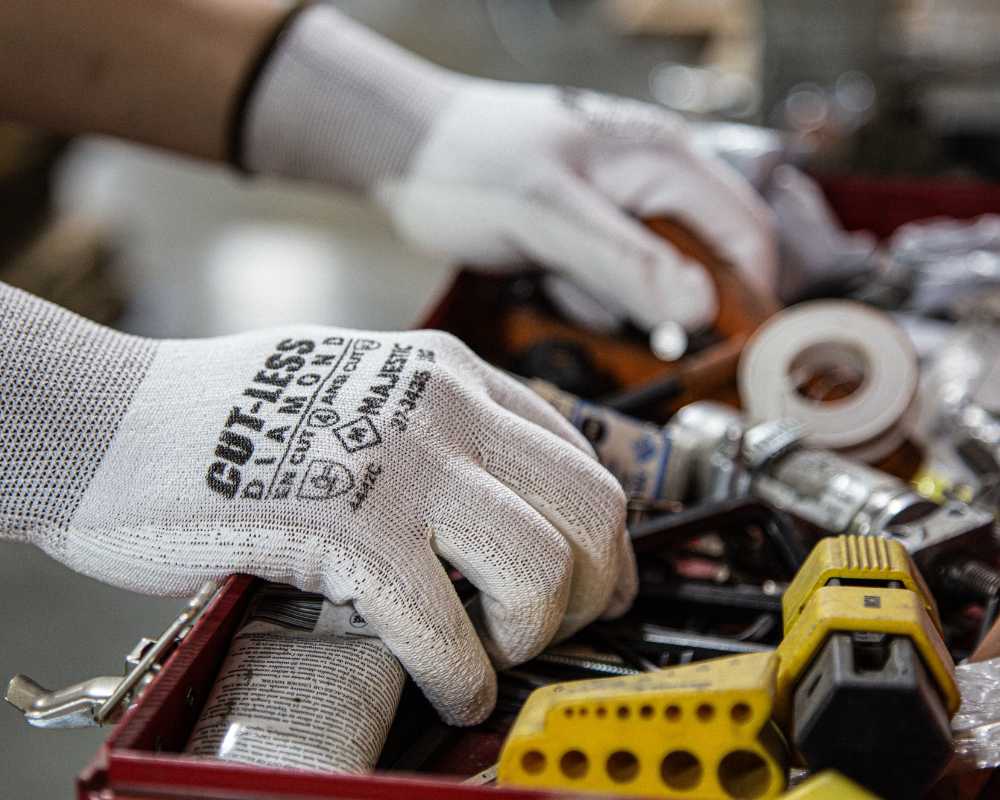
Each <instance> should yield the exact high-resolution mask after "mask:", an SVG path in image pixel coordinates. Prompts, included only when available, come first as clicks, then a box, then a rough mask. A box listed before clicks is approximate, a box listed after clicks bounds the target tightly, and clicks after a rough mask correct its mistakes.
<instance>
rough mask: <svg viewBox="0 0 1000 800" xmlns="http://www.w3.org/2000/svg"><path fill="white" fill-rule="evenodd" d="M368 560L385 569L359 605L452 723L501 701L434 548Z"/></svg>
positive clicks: (482, 714)
mask: <svg viewBox="0 0 1000 800" xmlns="http://www.w3.org/2000/svg"><path fill="white" fill-rule="evenodd" d="M415 550H416V551H415V552H413V551H411V552H406V553H396V554H393V555H392V556H391V557H388V558H384V559H381V560H380V562H379V563H378V564H374V565H369V568H375V569H377V570H378V571H379V572H380V573H381V574H380V575H379V578H378V579H377V580H371V581H366V584H367V585H371V586H373V589H372V591H370V592H365V593H364V594H362V595H361V596H359V597H356V598H355V599H354V606H355V608H356V609H357V611H358V612H359V613H360V614H361V615H362V616H363V617H364V618H365V620H366V621H367V623H368V625H370V626H371V628H372V630H374V631H375V632H376V633H377V634H378V635H379V637H380V638H381V639H382V641H383V642H384V643H385V645H386V646H387V647H388V648H389V649H390V650H391V651H392V652H393V654H394V655H395V656H396V657H397V658H398V659H399V660H400V662H401V663H402V664H403V667H404V668H405V669H406V671H407V672H408V673H409V674H410V676H411V677H412V678H413V680H414V681H415V682H416V684H417V685H418V686H419V687H420V688H421V690H422V691H423V692H424V694H425V695H426V696H427V699H428V700H429V701H430V702H431V704H432V705H433V706H434V707H435V708H436V709H437V711H438V713H439V714H440V715H441V718H442V719H443V720H444V721H445V722H446V723H448V724H450V725H474V724H476V723H478V722H481V721H482V720H483V719H485V718H486V717H487V716H488V715H489V713H490V712H491V711H492V710H493V706H494V705H495V703H496V691H497V685H496V673H495V672H494V671H493V666H492V665H491V664H490V660H489V657H488V656H487V655H486V651H485V650H484V649H483V645H482V643H481V642H480V641H479V637H478V636H477V635H476V632H475V629H474V628H473V626H472V622H471V621H470V619H469V617H468V615H467V614H466V611H465V608H464V607H463V605H462V602H461V601H460V600H459V597H458V595H457V594H456V592H455V588H454V586H453V585H452V582H451V580H450V579H449V578H448V575H447V573H446V571H445V569H444V567H443V566H442V565H441V563H440V562H439V561H438V559H437V557H436V556H435V555H434V554H433V553H432V552H431V550H430V548H429V547H426V546H423V547H420V548H415Z"/></svg>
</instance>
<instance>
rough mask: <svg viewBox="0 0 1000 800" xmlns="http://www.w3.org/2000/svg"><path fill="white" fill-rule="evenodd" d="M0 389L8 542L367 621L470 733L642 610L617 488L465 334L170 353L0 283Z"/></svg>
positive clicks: (231, 344)
mask: <svg viewBox="0 0 1000 800" xmlns="http://www.w3.org/2000/svg"><path fill="white" fill-rule="evenodd" d="M0 385H2V386H3V392H2V393H0V445H2V453H3V460H2V463H0V536H3V537H6V538H15V539H24V540H28V541H31V542H33V543H35V544H37V545H38V546H39V547H41V548H42V549H43V550H45V551H46V552H48V553H49V554H51V555H52V556H54V557H55V558H57V559H58V560H60V561H62V562H63V563H64V564H67V565H68V566H70V567H72V568H73V569H75V570H77V571H79V572H83V573H85V574H87V575H91V576H93V577H95V578H99V579H101V580H104V581H107V582H109V583H113V584H116V585H118V586H123V587H126V588H129V589H135V590H138V591H142V592H149V593H156V594H171V595H185V594H190V593H193V592H194V591H195V589H196V588H197V587H198V586H199V585H200V584H201V583H202V582H203V581H205V580H208V579H220V578H222V577H223V576H225V575H227V574H230V573H233V572H243V573H250V574H254V575H259V576H261V577H263V578H266V579H268V580H272V581H278V582H284V583H291V584H294V585H295V586H298V587H300V588H302V589H306V590H310V591H317V592H322V593H323V594H324V595H326V596H327V597H328V598H329V599H330V600H331V601H333V602H334V603H348V602H352V603H354V605H355V607H356V609H357V610H358V612H360V613H361V614H362V615H363V616H364V617H365V618H366V619H367V620H368V622H369V624H370V625H371V626H372V628H373V629H374V631H375V632H376V633H377V634H378V635H379V636H380V637H381V638H382V639H383V641H384V642H385V643H386V645H387V646H388V647H389V648H390V649H391V650H392V652H393V653H394V654H395V655H396V656H397V657H398V658H399V660H400V661H401V662H402V664H403V666H404V667H406V668H407V669H408V671H409V672H410V673H411V674H412V675H413V677H414V679H415V680H416V681H417V683H418V684H419V685H420V686H421V688H423V690H424V691H425V692H426V694H427V695H428V697H429V698H430V700H431V701H432V702H433V703H434V704H435V705H436V706H437V708H438V710H439V711H440V712H441V714H442V716H443V717H444V718H445V719H446V720H447V721H449V722H453V723H472V722H475V721H478V720H481V719H482V718H483V717H484V716H485V715H486V714H487V713H488V712H489V710H490V709H491V708H492V706H493V702H494V697H495V691H496V683H495V675H494V673H493V666H491V663H490V658H492V660H493V664H494V665H495V666H497V667H504V666H508V665H510V664H513V663H516V662H519V661H523V660H525V659H527V658H530V657H531V656H533V655H534V654H536V653H538V652H539V650H541V649H542V648H543V647H544V646H545V645H546V644H547V643H548V642H549V641H550V640H551V639H552V638H553V637H561V636H565V635H568V634H569V633H571V632H573V631H575V630H577V629H579V628H580V627H581V626H583V625H585V624H586V623H588V622H589V621H591V620H593V619H594V618H596V617H597V616H598V615H601V614H606V615H613V614H617V613H621V612H622V611H624V610H625V608H626V607H627V606H628V604H629V603H630V602H631V600H632V597H633V595H634V592H635V586H636V577H635V567H634V562H633V560H632V555H631V550H630V546H629V544H628V540H627V536H626V532H625V525H624V517H625V500H624V495H623V493H622V490H621V488H620V487H619V486H618V484H617V483H616V482H615V480H614V478H612V477H611V475H610V474H609V473H608V472H607V471H605V470H604V469H603V468H602V467H601V466H600V465H599V464H598V463H597V462H596V461H595V460H594V458H593V456H592V453H591V451H590V449H589V447H588V445H587V444H586V442H585V440H584V439H583V438H582V437H581V436H580V435H579V434H578V433H577V432H576V431H575V430H574V429H573V428H572V426H570V424H569V423H568V422H566V421H565V420H564V419H563V418H562V417H561V416H560V415H559V414H558V413H557V412H556V411H555V410H553V409H552V408H551V407H549V406H548V404H546V403H545V402H544V401H542V400H541V399H539V398H538V397H537V396H536V395H534V394H533V393H532V392H531V391H530V390H528V389H527V388H525V387H523V386H521V385H519V384H518V383H516V382H514V381H513V380H511V379H509V378H508V377H507V376H505V375H503V374H502V373H500V372H498V371H497V370H495V369H493V368H491V367H489V366H488V365H486V364H485V363H484V362H482V361H480V360H479V359H478V358H477V357H476V356H474V355H473V354H472V353H471V352H470V351H469V350H468V349H467V348H466V347H465V346H464V345H462V344H461V343H460V342H459V341H458V340H456V339H455V338H454V337H452V336H449V335H447V334H444V333H439V332H434V331H419V332H411V333H370V332H361V331H350V330H339V329H333V328H321V327H309V326H299V327H294V328H289V329H287V330H277V331H261V332H255V333H249V334H244V335H239V336H232V337H224V338H218V339H204V340H187V341H153V340H149V339H140V338H136V337H130V336H125V335H123V334H119V333H116V332H113V331H110V330H107V329H105V328H101V327H100V326H97V325H94V324H93V323H90V322H87V321H85V320H83V319H80V318H79V317H76V316H74V315H72V314H70V313H68V312H66V311H64V310H62V309H59V308H57V307H55V306H52V305H50V304H48V303H45V302H43V301H40V300H38V299H37V298H34V297H31V296H30V295H27V294H25V293H23V292H20V291H18V290H15V289H12V288H10V287H6V286H3V285H2V284H0ZM439 557H440V558H444V559H446V560H447V561H448V562H450V563H451V564H453V565H454V566H455V567H457V568H458V569H459V570H461V572H462V573H463V574H464V575H465V576H466V577H468V578H469V580H470V581H472V583H473V584H475V585H476V586H477V587H478V588H479V589H480V591H481V595H480V598H481V601H480V602H479V603H478V605H477V606H476V607H475V608H474V609H473V610H472V615H473V617H474V618H475V622H476V624H477V626H478V628H479V634H480V637H481V639H482V643H480V639H479V638H477V637H476V635H475V632H474V629H473V624H472V623H471V622H470V619H469V616H467V614H466V612H465V610H464V609H463V607H462V605H461V603H460V602H459V599H458V597H457V595H456V594H455V591H454V590H453V588H452V585H451V582H450V581H449V579H448V575H447V573H446V571H445V569H444V567H443V566H442V565H441V563H440V561H439ZM487 653H488V654H489V657H488V656H487Z"/></svg>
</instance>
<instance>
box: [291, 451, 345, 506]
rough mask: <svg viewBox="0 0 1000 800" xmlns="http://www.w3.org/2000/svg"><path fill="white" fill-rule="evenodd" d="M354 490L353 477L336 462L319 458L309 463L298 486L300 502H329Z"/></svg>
mask: <svg viewBox="0 0 1000 800" xmlns="http://www.w3.org/2000/svg"><path fill="white" fill-rule="evenodd" d="M353 488H354V476H353V475H352V474H351V472H350V470H348V469H347V467H345V466H344V465H343V464H341V463H339V462H337V461H325V460H323V459H321V458H317V459H314V460H313V461H311V462H309V469H307V470H306V476H305V478H303V479H302V485H301V486H299V499H301V500H329V499H330V498H332V497H339V496H340V495H342V494H345V493H346V492H349V491H350V490H351V489H353Z"/></svg>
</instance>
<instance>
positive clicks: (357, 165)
mask: <svg viewBox="0 0 1000 800" xmlns="http://www.w3.org/2000/svg"><path fill="white" fill-rule="evenodd" d="M244 139H245V143H246V146H245V151H244V153H242V154H241V157H242V161H243V163H244V164H245V165H246V166H247V167H248V168H249V169H251V170H253V171H256V172H262V173H271V174H277V175H284V176H287V177H295V178H306V179H313V180H321V181H327V182H332V183H336V184H339V185H346V186H352V187H355V188H358V189H362V190H365V191H367V192H369V193H370V194H371V195H372V196H373V197H375V198H376V199H377V200H378V202H379V203H380V204H381V205H382V206H384V207H385V208H386V209H387V210H388V212H389V215H390V216H391V218H392V220H393V222H394V223H395V225H396V226H397V228H398V229H399V230H400V232H402V234H403V235H404V236H405V237H407V238H408V239H409V240H411V241H412V242H414V243H416V244H418V245H420V246H421V247H423V248H425V249H428V250H432V251H437V252H440V253H444V254H447V255H449V256H451V257H453V258H455V259H456V260H460V261H465V262H468V263H470V264H476V265H484V266H490V265H496V266H501V265H510V264H511V262H523V261H525V260H528V261H532V262H536V263H539V264H542V265H543V266H547V267H550V268H552V269H553V270H556V271H557V272H559V273H561V274H563V275H565V276H568V277H570V278H572V279H573V280H574V281H575V282H576V283H577V284H578V285H579V286H580V287H582V288H583V289H585V290H586V291H587V292H588V293H589V294H590V295H592V296H594V297H596V298H598V299H600V301H602V302H603V304H604V305H605V307H606V308H607V310H608V311H609V312H610V313H611V314H612V316H614V317H619V318H624V317H628V318H631V319H632V320H633V321H634V322H636V323H637V324H639V325H640V326H643V327H646V328H651V327H653V326H655V325H657V324H658V323H661V322H664V321H667V320H672V321H676V322H680V323H682V324H683V325H685V326H687V327H689V328H697V327H699V326H701V325H703V324H704V323H706V322H710V321H711V320H712V319H713V318H714V315H715V311H716V299H715V294H714V288H713V286H712V284H711V282H710V281H709V279H708V277H707V276H706V275H705V273H704V271H703V270H702V269H701V267H700V266H698V265H697V264H695V263H694V262H692V261H690V260H688V259H686V258H685V257H684V256H682V255H681V254H680V253H679V252H678V251H677V250H675V249H674V248H673V247H671V246H670V245H669V244H667V243H665V242H663V241H662V240H660V239H659V238H657V237H655V236H654V235H653V234H651V233H649V232H648V231H647V230H645V229H644V228H643V227H642V225H640V224H639V222H637V221H636V219H635V216H639V217H643V216H654V215H655V216H659V215H668V216H672V217H674V218H676V219H677V220H678V221H680V222H681V223H683V224H685V225H687V226H688V227H689V228H691V229H692V230H693V231H694V232H696V233H699V234H701V236H702V237H703V238H704V239H705V240H706V241H707V242H708V243H710V244H711V245H713V246H714V247H715V248H716V249H717V250H718V251H719V253H720V254H721V255H722V256H723V257H724V258H726V259H728V260H729V261H731V263H733V264H734V265H735V266H736V267H737V268H738V269H739V270H740V271H741V272H742V274H743V275H744V276H745V277H746V279H747V280H749V281H750V282H752V283H753V284H754V285H756V286H758V287H759V288H765V289H771V288H773V280H774V277H775V271H776V248H775V244H774V241H773V234H772V231H771V219H770V213H769V211H768V209H767V207H766V206H765V205H764V204H763V202H762V201H761V200H760V199H759V198H758V197H757V195H756V194H755V193H754V192H753V190H752V189H751V188H750V187H749V185H747V184H746V182H745V181H744V180H743V179H742V178H741V177H740V176H739V175H738V174H737V173H735V172H734V171H733V170H731V169H730V168H729V167H727V166H726V165H724V164H723V163H722V162H721V161H718V160H717V159H715V158H713V157H710V156H708V155H705V154H703V153H702V152H701V151H700V150H699V149H696V147H695V144H694V139H693V136H692V134H690V133H689V132H688V130H687V128H686V126H685V125H684V123H683V121H682V120H681V119H680V118H678V117H676V116H674V115H672V114H670V113H668V112H666V111H663V110H660V109H657V108H655V107H653V106H651V105H647V104H643V103H638V102H634V101H628V100H620V99H613V98H608V97H603V96H600V95H595V94H592V93H588V92H581V91H575V90H565V89H558V88H555V87H550V86H531V85H516V84H506V83H499V82H493V81H485V80H478V79H473V78H468V77H465V76H460V75H457V74H455V73H452V72H448V71H445V70H442V69H438V68H436V67H434V66H432V65H430V64H428V63H427V62H424V61H422V60H420V59H418V58H416V57H415V56H413V55H411V54H409V53H406V52H404V51H402V50H400V49H398V48H396V47H395V46H394V45H392V44H390V43H388V42H386V41H385V40H384V39H381V38H380V37H378V36H376V35H374V34H372V33H371V32H370V31H367V30H366V29H364V28H362V27H360V26H358V25H356V24H355V23H353V22H351V21H350V20H348V19H346V18H344V17H342V16H340V15H338V14H337V13H336V12H335V11H333V10H331V9H329V8H320V7H317V8H310V9H307V10H306V11H305V12H303V13H302V14H301V15H300V17H299V19H297V20H296V21H295V22H294V23H293V24H292V25H291V26H290V28H289V30H288V33H287V35H286V36H285V37H284V38H283V40H282V41H281V42H280V43H279V44H278V46H277V48H276V50H275V52H274V54H273V55H272V56H271V58H270V60H269V62H268V63H267V65H266V67H265V69H264V70H263V73H262V75H261V77H260V80H259V82H258V83H257V85H256V88H255V90H254V93H253V95H252V98H251V101H250V104H249V106H248V114H247V117H246V127H245V135H244Z"/></svg>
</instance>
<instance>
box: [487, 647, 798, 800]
mask: <svg viewBox="0 0 1000 800" xmlns="http://www.w3.org/2000/svg"><path fill="white" fill-rule="evenodd" d="M777 673H778V659H777V656H776V655H775V654H774V653H753V654H750V655H742V656H734V657H732V658H721V659H714V660H711V661H703V662H700V663H697V664H691V665H688V666H683V667H674V668H671V669H668V670H664V671H663V672H652V673H647V674H642V675H633V676H629V677H626V678H601V679H596V680H590V681H573V682H570V683H562V684H556V685H553V686H549V687H545V688H543V689H538V690H536V691H535V692H533V693H532V695H531V697H529V698H528V701H527V703H525V705H524V707H523V708H522V709H521V713H520V714H519V715H518V717H517V719H516V720H515V722H514V725H513V727H512V728H511V731H510V735H509V736H508V738H507V741H506V743H505V745H504V749H503V752H502V753H501V754H500V762H499V765H498V768H497V781H498V783H500V784H502V785H513V786H524V787H537V788H552V789H568V790H575V791H577V792H583V791H586V792H601V793H606V794H617V795H634V796H647V797H648V796H655V797H670V798H691V797H697V798H699V799H701V800H716V798H718V800H733V798H747V800H756V799H757V798H771V797H777V796H779V795H780V794H781V792H782V791H783V790H784V788H785V776H786V770H787V751H786V747H785V744H784V741H783V739H782V738H781V736H780V734H779V733H778V732H777V729H776V728H775V727H774V725H773V723H772V722H771V712H772V698H773V696H774V688H775V681H776V678H777Z"/></svg>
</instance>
